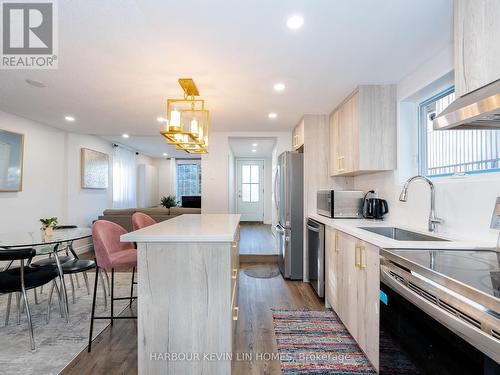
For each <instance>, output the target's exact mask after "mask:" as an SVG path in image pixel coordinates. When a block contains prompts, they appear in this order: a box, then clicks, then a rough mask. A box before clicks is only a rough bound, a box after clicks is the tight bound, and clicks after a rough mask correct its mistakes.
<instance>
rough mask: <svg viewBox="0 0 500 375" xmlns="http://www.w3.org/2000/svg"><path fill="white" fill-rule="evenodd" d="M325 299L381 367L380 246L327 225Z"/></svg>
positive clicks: (371, 360) (372, 359)
mask: <svg viewBox="0 0 500 375" xmlns="http://www.w3.org/2000/svg"><path fill="white" fill-rule="evenodd" d="M325 252H326V253H325V264H326V266H325V267H326V269H325V271H326V272H325V279H326V280H325V281H326V283H325V299H326V301H327V303H328V304H329V305H331V307H332V308H333V309H334V310H335V312H336V313H337V315H338V316H339V317H340V319H341V320H342V322H343V323H344V325H345V326H346V327H347V329H348V330H349V332H350V333H351V335H352V336H353V337H354V339H355V340H356V342H357V343H358V344H359V346H360V348H361V349H362V350H363V352H364V353H365V354H366V356H367V357H368V358H369V360H370V362H371V363H372V365H373V366H374V367H375V369H376V370H377V371H378V368H379V318H380V309H379V293H380V292H379V290H380V261H379V249H378V248H377V247H376V246H373V245H371V244H368V243H365V242H363V241H361V240H359V239H357V238H355V237H353V236H350V235H348V234H345V233H343V232H340V231H336V230H335V229H333V228H330V227H327V231H326V237H325Z"/></svg>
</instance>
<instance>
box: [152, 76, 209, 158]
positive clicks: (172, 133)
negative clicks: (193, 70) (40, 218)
mask: <svg viewBox="0 0 500 375" xmlns="http://www.w3.org/2000/svg"><path fill="white" fill-rule="evenodd" d="M179 84H180V85H181V87H182V89H183V90H184V99H167V121H166V127H165V130H162V131H161V132H160V134H161V135H163V136H164V137H165V138H166V139H167V143H168V144H174V145H175V146H176V149H177V150H183V151H186V152H187V153H190V154H206V153H207V152H208V131H209V123H210V113H209V111H208V110H207V109H205V101H204V100H201V99H195V97H197V96H200V93H199V92H198V88H197V87H196V84H195V83H194V81H193V80H192V79H191V78H181V79H179Z"/></svg>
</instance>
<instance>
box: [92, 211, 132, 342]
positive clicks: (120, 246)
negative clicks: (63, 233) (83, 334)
mask: <svg viewBox="0 0 500 375" xmlns="http://www.w3.org/2000/svg"><path fill="white" fill-rule="evenodd" d="M125 233H127V231H126V230H125V229H123V228H122V227H121V226H119V225H118V224H115V223H112V222H111V221H107V220H97V221H96V222H95V223H94V224H93V225H92V238H93V241H94V252H95V256H96V277H95V282H94V296H93V298H92V313H91V319H90V335H89V346H88V349H87V350H88V352H90V350H91V345H92V330H93V328H94V319H110V320H111V325H113V320H114V319H137V317H136V316H126V317H125V316H118V317H116V316H114V315H113V313H114V311H113V304H114V301H117V300H125V299H127V300H130V307H132V299H134V298H136V297H133V291H134V272H135V267H137V250H136V249H135V248H134V244H133V243H131V242H120V236H121V235H122V234H125ZM130 267H132V283H131V285H130V296H129V297H118V298H115V296H114V283H115V268H116V269H124V268H130ZM100 268H103V269H107V270H109V269H111V316H95V301H96V294H97V276H98V274H99V272H100Z"/></svg>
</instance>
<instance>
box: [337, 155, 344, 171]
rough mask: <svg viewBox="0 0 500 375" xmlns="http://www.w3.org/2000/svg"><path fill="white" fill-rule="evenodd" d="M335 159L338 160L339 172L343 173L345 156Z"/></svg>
mask: <svg viewBox="0 0 500 375" xmlns="http://www.w3.org/2000/svg"><path fill="white" fill-rule="evenodd" d="M337 159H338V166H339V172H343V171H345V168H344V159H345V156H339V157H338V158H337Z"/></svg>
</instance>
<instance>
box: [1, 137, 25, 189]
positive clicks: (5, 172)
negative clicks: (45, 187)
mask: <svg viewBox="0 0 500 375" xmlns="http://www.w3.org/2000/svg"><path fill="white" fill-rule="evenodd" d="M23 156H24V134H19V133H14V132H10V131H7V130H2V129H0V192H16V191H21V190H22V189H23Z"/></svg>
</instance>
